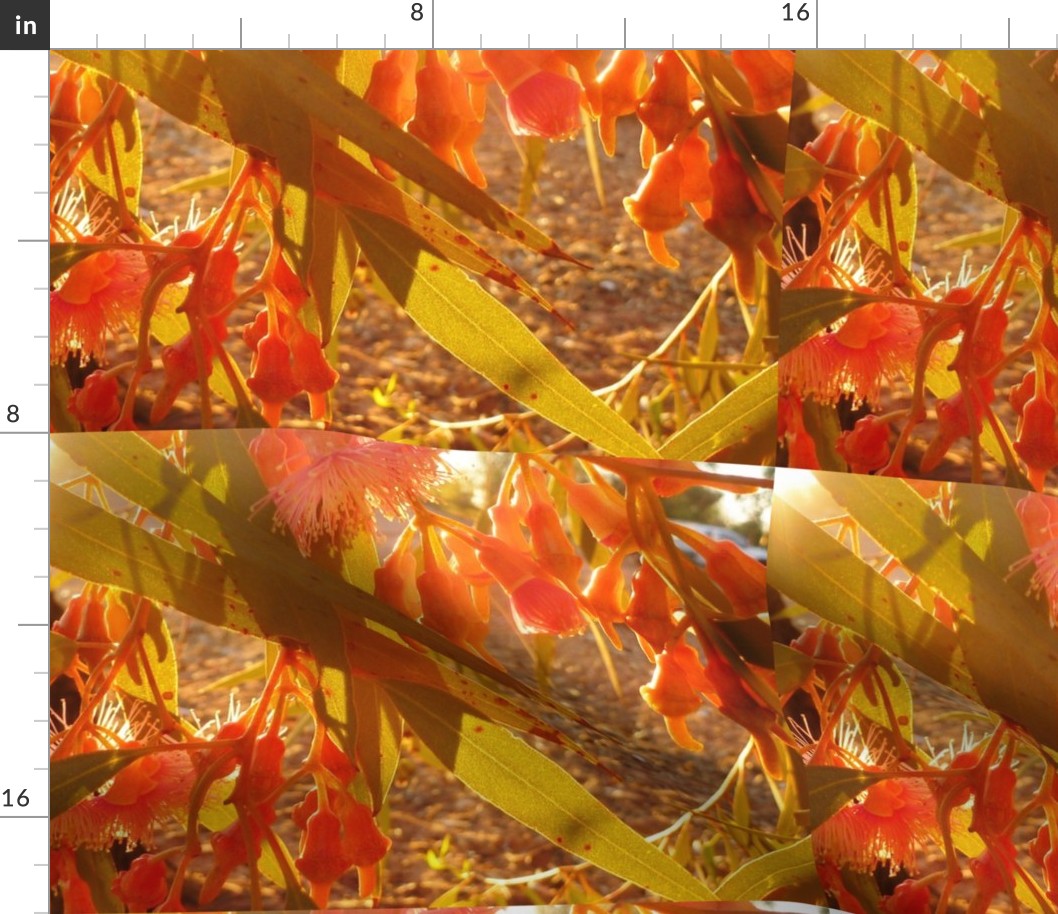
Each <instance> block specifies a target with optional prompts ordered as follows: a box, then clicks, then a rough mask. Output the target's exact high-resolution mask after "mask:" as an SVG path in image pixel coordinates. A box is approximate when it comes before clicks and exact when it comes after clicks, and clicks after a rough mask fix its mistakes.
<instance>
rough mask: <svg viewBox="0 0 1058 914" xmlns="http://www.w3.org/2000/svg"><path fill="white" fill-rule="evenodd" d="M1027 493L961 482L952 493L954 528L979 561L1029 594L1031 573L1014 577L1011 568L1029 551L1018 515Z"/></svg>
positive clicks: (1012, 585)
mask: <svg viewBox="0 0 1058 914" xmlns="http://www.w3.org/2000/svg"><path fill="white" fill-rule="evenodd" d="M1024 497H1025V496H1024V493H1023V492H1019V491H1016V490H1011V489H1008V488H1006V487H1005V486H990V485H989V486H986V485H973V484H971V483H961V484H959V485H957V486H954V487H953V490H952V527H954V529H955V532H956V533H958V534H959V536H961V537H962V539H963V541H964V542H965V543H966V545H967V546H969V547H970V548H971V549H972V550H973V551H974V553H975V554H976V555H977V556H978V558H980V559H982V560H983V561H984V563H985V564H986V565H987V566H988V567H989V568H990V569H991V570H992V573H993V574H994V575H996V577H999V578H1005V579H1007V580H1008V581H1009V582H1010V585H1011V587H1012V588H1013V589H1014V590H1017V591H1019V592H1021V593H1027V592H1028V587H1029V579H1030V577H1031V572H1030V570H1029V568H1027V567H1026V568H1025V569H1023V572H1022V573H1021V574H1019V575H1018V576H1016V577H1014V576H1011V574H1010V572H1011V566H1012V565H1013V564H1014V563H1015V562H1017V561H1018V560H1020V559H1022V558H1024V557H1025V556H1026V555H1027V554H1028V551H1029V547H1028V544H1027V543H1026V542H1025V534H1024V533H1023V532H1022V529H1021V522H1020V521H1019V520H1018V516H1017V514H1016V513H1015V507H1016V505H1017V503H1018V501H1019V500H1021V499H1022V498H1024Z"/></svg>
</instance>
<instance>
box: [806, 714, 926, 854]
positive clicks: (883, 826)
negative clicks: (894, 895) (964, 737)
mask: <svg viewBox="0 0 1058 914" xmlns="http://www.w3.org/2000/svg"><path fill="white" fill-rule="evenodd" d="M808 763H809V764H815V765H839V766H841V767H846V768H853V769H856V770H859V771H868V772H871V771H873V772H879V773H884V772H886V771H891V772H892V773H893V774H895V775H897V776H895V777H889V778H886V779H885V780H880V781H878V782H876V783H874V784H871V785H870V786H869V787H867V788H866V789H865V790H863V791H862V792H861V793H860V794H859V796H857V797H856V798H855V799H854V800H852V801H851V802H849V803H847V804H846V805H845V806H843V807H842V808H841V809H839V810H838V811H837V812H836V813H835V814H834V815H832V816H831V817H830V818H829V819H827V820H826V821H825V822H823V824H822V825H820V826H819V827H818V828H817V829H816V830H815V831H814V832H813V833H812V846H813V848H814V849H815V853H816V858H817V860H819V861H822V862H825V863H830V864H833V865H835V866H847V867H850V868H852V869H855V870H859V871H861V872H865V873H871V872H874V870H875V868H876V867H877V866H878V865H879V864H882V865H884V866H886V867H887V868H888V869H889V871H890V872H896V871H897V870H898V869H899V868H900V867H905V868H906V869H908V870H910V871H912V872H913V871H914V870H915V855H916V851H917V849H918V847H919V846H920V845H921V844H922V843H923V842H924V841H927V840H928V839H929V838H931V837H932V835H933V833H934V832H935V831H936V828H937V817H936V803H935V800H934V796H933V791H932V790H930V787H929V784H928V783H927V782H926V781H925V780H923V779H922V778H917V777H906V776H904V775H905V774H906V771H905V770H904V769H900V768H894V767H893V758H892V752H891V750H887V749H886V748H885V747H884V746H883V745H882V743H881V740H880V739H879V735H878V734H876V733H874V732H868V733H867V735H866V736H865V737H864V736H863V735H862V734H861V731H860V727H859V725H858V724H855V723H851V724H850V723H848V722H847V720H846V719H845V718H843V719H842V721H841V722H840V723H839V725H838V728H837V733H836V745H835V746H833V747H832V748H830V749H827V750H825V751H821V752H820V751H812V752H811V753H810V758H809V759H808Z"/></svg>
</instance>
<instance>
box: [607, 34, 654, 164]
mask: <svg viewBox="0 0 1058 914" xmlns="http://www.w3.org/2000/svg"><path fill="white" fill-rule="evenodd" d="M646 66H647V57H646V54H645V53H644V52H643V51H641V50H634V51H629V50H621V51H614V53H613V56H612V57H611V58H610V62H609V63H608V64H607V65H606V67H605V68H604V69H603V71H602V73H600V74H599V103H598V107H597V108H596V109H595V110H596V111H597V113H598V115H599V139H600V140H601V141H602V148H603V150H604V151H605V152H606V154H607V155H608V156H612V155H613V154H614V152H615V151H616V149H617V118H619V117H623V116H624V115H626V114H635V112H636V106H637V105H638V104H639V87H640V84H641V83H642V81H643V74H644V73H645V72H646Z"/></svg>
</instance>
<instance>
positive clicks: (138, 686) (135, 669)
mask: <svg viewBox="0 0 1058 914" xmlns="http://www.w3.org/2000/svg"><path fill="white" fill-rule="evenodd" d="M140 649H141V651H142V652H143V653H142V654H140V653H135V654H133V655H132V656H131V657H130V658H129V662H128V663H126V664H125V666H123V667H122V668H121V671H120V672H119V673H118V675H117V678H116V679H115V680H114V685H115V686H116V687H117V688H119V689H121V690H122V691H123V692H125V694H127V695H131V696H132V697H133V698H138V699H139V700H140V701H144V702H146V703H147V704H151V705H153V704H154V703H155V700H156V699H155V697H154V692H153V691H152V690H151V687H150V684H149V682H148V681H147V677H146V674H145V671H144V670H143V663H144V661H145V660H146V662H147V664H149V665H150V668H151V676H152V678H153V679H154V682H155V684H156V685H157V686H158V691H159V692H160V693H161V696H162V700H163V701H164V703H165V709H166V710H167V711H168V712H169V713H170V714H172V715H173V716H174V717H175V716H177V712H178V703H177V667H176V651H175V649H174V648H173V639H172V637H171V636H170V635H169V626H168V625H166V624H165V617H164V616H163V615H162V612H161V610H160V609H158V607H157V606H155V605H154V604H153V603H152V604H151V605H150V607H149V608H148V609H147V624H146V626H145V628H144V632H143V637H142V638H141V639H140Z"/></svg>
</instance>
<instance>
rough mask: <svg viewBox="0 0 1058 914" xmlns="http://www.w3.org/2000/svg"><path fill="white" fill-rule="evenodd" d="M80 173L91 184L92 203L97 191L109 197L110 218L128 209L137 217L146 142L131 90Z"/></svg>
mask: <svg viewBox="0 0 1058 914" xmlns="http://www.w3.org/2000/svg"><path fill="white" fill-rule="evenodd" d="M104 94H105V90H104ZM111 152H112V153H113V160H111ZM115 165H116V171H115ZM79 173H80V175H81V177H83V178H84V180H85V181H86V183H87V184H88V188H87V189H86V194H87V196H88V199H89V205H90V206H91V205H92V202H93V200H99V197H98V194H103V195H104V197H108V198H109V200H106V202H105V205H106V208H107V210H108V212H109V216H110V218H112V219H115V220H116V219H118V218H119V217H120V215H121V213H122V212H126V213H128V215H129V216H131V217H132V220H134V221H136V220H138V217H139V211H140V186H141V184H142V182H143V141H142V137H141V135H140V116H139V113H138V111H137V108H136V99H135V97H134V96H133V94H132V93H131V92H126V93H125V97H124V98H123V99H122V100H121V102H120V103H119V104H118V106H117V109H116V110H115V111H114V112H113V117H112V118H111V120H110V122H109V124H107V125H106V126H105V127H104V129H103V131H102V134H101V137H100V142H98V143H97V144H96V145H95V146H93V147H92V149H91V150H90V151H89V152H88V154H87V155H85V156H84V158H82V159H81V163H80V167H79ZM93 191H94V192H95V193H93ZM99 202H102V201H99ZM100 215H102V214H100ZM128 227H129V226H127V225H126V226H125V228H128Z"/></svg>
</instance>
